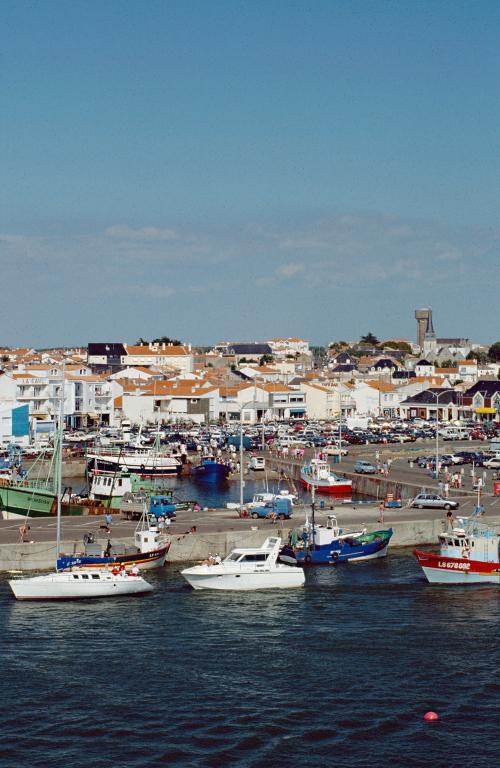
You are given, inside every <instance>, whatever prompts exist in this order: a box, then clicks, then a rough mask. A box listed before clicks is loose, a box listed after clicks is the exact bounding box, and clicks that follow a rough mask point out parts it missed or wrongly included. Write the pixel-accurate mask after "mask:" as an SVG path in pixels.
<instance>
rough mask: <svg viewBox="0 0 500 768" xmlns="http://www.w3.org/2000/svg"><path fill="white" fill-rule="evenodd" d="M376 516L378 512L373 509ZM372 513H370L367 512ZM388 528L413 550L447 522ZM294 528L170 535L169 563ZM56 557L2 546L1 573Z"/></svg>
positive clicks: (44, 550) (36, 547) (43, 548)
mask: <svg viewBox="0 0 500 768" xmlns="http://www.w3.org/2000/svg"><path fill="white" fill-rule="evenodd" d="M372 511H373V515H374V516H375V513H376V509H372ZM367 512H369V510H367ZM488 523H489V524H491V525H492V526H494V527H498V526H500V517H498V516H497V517H490V516H488ZM389 525H390V526H391V527H392V529H393V531H394V535H393V537H392V540H391V548H393V547H414V546H421V545H436V544H437V540H438V535H439V534H440V533H442V532H443V531H444V529H445V521H444V520H443V519H442V518H441V517H438V518H434V519H418V520H404V521H391V522H390V523H387V524H386V525H385V526H384V527H385V528H387V527H389ZM363 527H366V529H367V530H368V531H369V532H372V531H376V530H378V529H380V528H381V525H380V524H379V523H377V522H374V523H371V524H366V525H363ZM291 528H292V526H281V525H277V526H272V525H270V524H269V523H268V522H265V523H263V522H260V523H259V524H258V525H252V526H251V527H250V528H249V529H247V530H243V531H233V530H228V531H214V532H197V533H179V534H172V535H170V536H169V538H170V540H171V546H170V551H169V554H168V559H167V563H187V562H192V561H195V560H202V559H204V558H205V557H206V556H207V554H208V553H209V552H212V553H214V552H218V553H219V554H220V555H221V556H222V557H224V556H225V555H227V554H228V553H229V552H230V551H231V550H232V549H234V548H236V547H258V546H260V545H261V544H262V542H263V540H264V538H265V537H266V536H272V535H278V536H281V537H282V538H283V539H284V540H286V539H287V538H288V534H289V531H290V530H291ZM118 541H120V542H121V543H123V544H124V545H126V546H133V538H131V537H120V538H119V539H116V540H115V541H114V543H115V545H116V544H117V543H118ZM61 551H62V552H65V553H67V554H72V553H75V552H80V551H81V540H78V541H77V540H73V541H71V540H66V541H63V542H62V544H61ZM55 556H56V549H55V544H51V543H50V542H40V543H33V544H29V543H27V544H1V545H0V571H37V570H50V569H51V568H53V567H54V562H55Z"/></svg>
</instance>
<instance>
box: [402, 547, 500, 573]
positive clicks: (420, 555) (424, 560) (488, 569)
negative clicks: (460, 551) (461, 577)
mask: <svg viewBox="0 0 500 768" xmlns="http://www.w3.org/2000/svg"><path fill="white" fill-rule="evenodd" d="M413 554H414V555H415V557H416V558H417V560H418V562H419V564H420V565H421V566H422V567H424V568H436V569H438V570H441V571H455V570H456V571H467V572H468V573H484V574H499V575H500V562H498V563H484V562H482V561H481V560H469V559H468V558H465V557H447V556H446V555H436V554H435V553H434V552H421V551H419V550H417V549H415V550H413Z"/></svg>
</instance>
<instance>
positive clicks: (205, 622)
mask: <svg viewBox="0 0 500 768" xmlns="http://www.w3.org/2000/svg"><path fill="white" fill-rule="evenodd" d="M179 570H180V569H179V568H177V567H173V566H170V567H167V568H165V569H162V570H161V571H159V572H152V573H151V574H148V578H149V579H150V580H151V581H152V582H153V583H154V585H155V587H156V591H155V593H154V594H152V595H146V596H144V597H142V598H135V599H132V600H129V599H125V598H123V599H121V598H117V599H113V600H108V601H101V602H93V601H87V602H82V603H78V604H77V603H58V604H36V605H34V604H22V603H15V602H14V601H13V599H11V596H10V594H9V592H8V587H7V584H6V580H5V579H1V580H0V603H1V612H0V638H1V639H0V642H1V671H2V682H3V707H2V714H1V716H0V717H1V729H0V759H1V760H2V761H3V764H5V765H9V766H12V768H17V766H25V765H31V766H50V765H60V764H61V765H62V764H64V765H65V766H66V767H67V768H68V767H69V768H76V767H77V766H78V767H79V766H83V765H92V766H97V768H100V766H104V765H109V762H110V761H113V762H117V763H118V764H119V765H120V766H141V768H142V767H143V766H160V765H165V764H168V765H171V766H220V765H222V764H225V765H232V766H245V767H246V766H249V767H250V766H252V767H260V766H262V767H263V766H266V767H268V766H278V768H281V766H283V768H285V766H287V767H288V766H289V765H291V764H296V763H297V762H303V763H304V764H307V765H308V766H318V767H319V766H325V765H330V764H335V765H339V766H346V767H347V766H349V767H350V768H351V767H352V766H354V767H356V766H360V767H361V766H363V768H364V767H365V766H376V767H378V766H387V765H389V764H390V765H393V766H424V765H429V764H430V762H431V763H432V764H434V765H438V766H447V767H448V766H458V765H461V764H462V758H463V755H465V754H468V755H472V754H473V755H474V760H473V764H474V766H480V767H481V766H486V765H488V766H491V765H493V764H496V759H495V756H497V755H496V746H495V735H496V722H497V719H496V718H497V714H498V712H497V702H498V695H499V686H498V683H497V682H496V671H497V669H498V662H499V654H498V650H497V643H496V629H497V627H498V620H499V618H500V616H499V613H500V609H499V601H498V591H497V590H495V589H494V588H480V589H470V588H469V589H463V588H458V590H455V589H445V588H439V587H438V588H435V587H431V586H430V585H428V584H427V583H426V582H424V581H423V580H422V579H421V577H420V572H419V570H418V567H417V566H416V564H415V562H414V560H413V558H412V557H411V556H409V555H408V554H399V553H391V554H390V556H389V557H388V558H387V559H385V560H380V561H376V562H373V563H363V564H361V563H360V564H357V565H350V566H349V565H345V566H338V567H334V568H318V569H312V568H311V569H308V570H307V572H306V579H307V583H306V588H305V589H303V590H290V591H287V592H283V593H281V592H274V591H272V592H254V593H224V594H221V593H219V594H215V593H209V592H207V593H203V592H194V591H191V590H190V589H189V587H187V586H186V585H185V583H184V582H183V580H182V578H181V576H180V574H179ZM471 692H473V695H471ZM429 709H435V710H436V711H438V712H439V713H440V714H441V717H442V719H441V720H440V721H439V722H438V723H436V724H430V725H429V724H425V723H423V721H422V716H423V714H424V712H425V711H427V710H429ZM455 757H456V759H455Z"/></svg>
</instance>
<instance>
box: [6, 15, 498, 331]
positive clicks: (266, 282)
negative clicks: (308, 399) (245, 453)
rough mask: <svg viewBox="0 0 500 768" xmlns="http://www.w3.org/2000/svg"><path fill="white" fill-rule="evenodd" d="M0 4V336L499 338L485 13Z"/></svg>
mask: <svg viewBox="0 0 500 768" xmlns="http://www.w3.org/2000/svg"><path fill="white" fill-rule="evenodd" d="M0 14H1V18H0V42H1V56H2V59H1V66H0V85H1V104H2V120H1V121H0V146H1V147H2V164H1V169H2V174H1V175H2V184H1V192H0V195H1V197H0V266H1V268H2V272H1V274H2V285H3V291H2V303H1V308H0V312H1V317H2V328H3V331H2V338H1V339H0V342H1V343H2V344H33V345H35V346H48V345H51V344H77V343H86V342H87V341H88V340H128V341H134V340H135V339H136V338H138V337H139V336H143V337H145V338H148V337H151V336H156V335H170V336H176V337H180V338H182V339H185V340H188V341H192V342H193V343H199V344H203V343H206V344H208V343H211V342H213V341H218V340H223V339H261V338H267V337H273V336H278V335H300V336H303V337H304V338H307V339H310V340H311V341H313V342H315V343H325V342H328V341H329V340H331V339H335V338H337V339H338V338H349V339H355V338H359V336H360V335H361V334H363V333H366V332H367V331H369V330H371V331H373V332H375V333H377V335H379V336H380V337H388V336H391V335H396V336H407V337H410V338H414V337H415V322H414V319H413V310H414V309H415V308H416V307H418V306H432V307H433V310H434V317H435V326H436V330H437V332H438V334H442V335H446V336H449V335H469V336H471V337H473V338H474V339H476V340H477V341H484V342H491V341H494V340H496V339H498V338H499V337H500V328H499V324H498V312H497V311H496V310H497V307H498V303H499V301H498V291H499V285H500V279H499V278H500V274H499V273H500V256H499V235H500V223H499V222H500V218H499V213H500V211H499V207H500V196H499V179H500V161H499V149H500V129H499V125H500V119H499V118H500V89H499V88H498V72H499V71H500V5H499V4H498V3H497V2H487V1H486V0H476V1H475V2H472V0H471V2H457V1H453V2H444V1H441V2H439V0H434V2H425V0H420V2H418V3H415V2H405V1H404V0H402V1H401V2H390V1H386V2H379V1H378V0H371V1H370V2H368V0H366V2H356V1H354V2H336V1H335V0H330V2H322V1H321V0H317V1H316V2H306V1H304V2H294V1H293V0H289V2H281V1H279V0H274V2H273V1H272V0H271V1H270V0H268V1H267V2H264V1H259V0H254V1H253V2H237V0H234V2H222V1H221V0H219V1H217V0H214V1H213V2H207V1H206V0H205V1H204V2H201V1H200V2H195V1H194V0H182V1H181V0H179V1H178V2H173V1H170V2H169V0H163V2H151V1H147V0H145V2H142V3H140V2H131V1H130V0H121V1H120V2H115V1H114V0H107V2H105V3H101V2H93V1H90V2H72V3H67V2H62V1H61V2H57V1H55V0H52V1H49V0H46V2H42V3H34V2H23V0H15V1H9V0H4V2H3V3H2V9H1V11H0Z"/></svg>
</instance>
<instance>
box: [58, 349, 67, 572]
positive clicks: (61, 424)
mask: <svg viewBox="0 0 500 768" xmlns="http://www.w3.org/2000/svg"><path fill="white" fill-rule="evenodd" d="M65 366H66V361H64V362H63V367H62V379H61V386H60V397H59V424H58V435H57V450H58V454H57V459H56V464H55V467H56V472H57V485H56V493H57V529H56V531H57V534H56V563H57V561H58V560H59V554H60V549H61V493H62V443H63V433H64V383H65V376H64V374H65Z"/></svg>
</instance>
